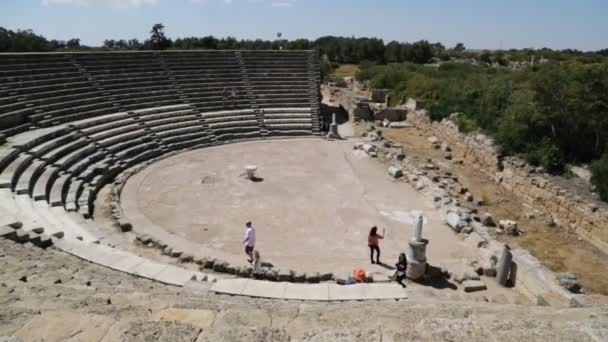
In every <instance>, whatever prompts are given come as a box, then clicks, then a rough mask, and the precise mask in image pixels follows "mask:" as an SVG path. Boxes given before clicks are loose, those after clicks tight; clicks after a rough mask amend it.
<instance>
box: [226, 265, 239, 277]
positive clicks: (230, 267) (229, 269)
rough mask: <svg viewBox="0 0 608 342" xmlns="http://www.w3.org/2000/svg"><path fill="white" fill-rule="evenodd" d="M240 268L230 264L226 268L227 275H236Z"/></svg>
mask: <svg viewBox="0 0 608 342" xmlns="http://www.w3.org/2000/svg"><path fill="white" fill-rule="evenodd" d="M238 268H239V267H238V266H237V265H232V264H230V263H229V264H228V266H227V267H226V273H228V274H236V271H237V269H238Z"/></svg>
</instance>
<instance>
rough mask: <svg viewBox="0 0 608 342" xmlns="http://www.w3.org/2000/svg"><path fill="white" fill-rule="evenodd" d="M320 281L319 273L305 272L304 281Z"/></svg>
mask: <svg viewBox="0 0 608 342" xmlns="http://www.w3.org/2000/svg"><path fill="white" fill-rule="evenodd" d="M320 281H321V275H320V274H319V272H309V273H306V282H308V283H318V282H320Z"/></svg>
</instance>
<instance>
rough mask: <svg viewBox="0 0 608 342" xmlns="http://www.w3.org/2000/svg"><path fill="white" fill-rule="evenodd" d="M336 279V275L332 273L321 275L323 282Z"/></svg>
mask: <svg viewBox="0 0 608 342" xmlns="http://www.w3.org/2000/svg"><path fill="white" fill-rule="evenodd" d="M333 278H334V274H333V273H331V272H325V273H321V281H329V280H332V279H333Z"/></svg>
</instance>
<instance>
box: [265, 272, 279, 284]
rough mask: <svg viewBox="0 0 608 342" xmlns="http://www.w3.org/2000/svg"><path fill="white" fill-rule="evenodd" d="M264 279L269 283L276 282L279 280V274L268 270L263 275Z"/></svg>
mask: <svg viewBox="0 0 608 342" xmlns="http://www.w3.org/2000/svg"><path fill="white" fill-rule="evenodd" d="M264 277H265V278H266V279H268V280H270V281H277V279H278V278H279V273H278V272H277V271H276V270H268V271H267V272H266V273H264Z"/></svg>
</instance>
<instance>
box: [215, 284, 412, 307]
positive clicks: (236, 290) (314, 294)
mask: <svg viewBox="0 0 608 342" xmlns="http://www.w3.org/2000/svg"><path fill="white" fill-rule="evenodd" d="M210 291H211V292H215V293H218V294H228V295H236V296H248V297H258V298H272V299H287V300H306V301H322V302H326V301H353V300H356V301H363V300H399V299H407V298H408V296H407V292H406V290H405V289H404V288H402V287H401V286H400V285H397V284H353V285H337V284H331V283H323V284H294V283H289V282H269V281H263V280H254V279H222V280H218V281H217V282H216V283H215V284H214V285H213V286H212V287H211V289H210Z"/></svg>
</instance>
